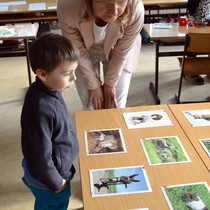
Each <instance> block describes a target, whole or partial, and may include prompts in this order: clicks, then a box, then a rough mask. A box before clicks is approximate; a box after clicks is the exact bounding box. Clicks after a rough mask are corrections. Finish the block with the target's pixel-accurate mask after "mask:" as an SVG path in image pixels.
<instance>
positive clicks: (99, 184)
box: [89, 166, 152, 197]
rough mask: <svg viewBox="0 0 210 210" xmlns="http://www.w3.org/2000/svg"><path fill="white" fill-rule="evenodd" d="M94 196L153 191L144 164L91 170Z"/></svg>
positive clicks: (92, 193)
mask: <svg viewBox="0 0 210 210" xmlns="http://www.w3.org/2000/svg"><path fill="white" fill-rule="evenodd" d="M89 174H90V186H91V189H90V190H91V195H92V197H97V196H113V195H121V194H132V193H146V192H152V189H151V186H150V183H149V179H148V177H147V174H146V170H145V168H144V166H129V167H118V168H104V169H94V170H90V171H89Z"/></svg>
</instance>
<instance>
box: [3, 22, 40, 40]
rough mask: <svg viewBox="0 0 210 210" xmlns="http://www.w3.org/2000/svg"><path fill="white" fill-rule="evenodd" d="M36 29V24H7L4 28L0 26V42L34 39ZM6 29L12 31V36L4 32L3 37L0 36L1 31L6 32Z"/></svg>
mask: <svg viewBox="0 0 210 210" xmlns="http://www.w3.org/2000/svg"><path fill="white" fill-rule="evenodd" d="M38 27H39V25H38V23H34V24H31V23H22V24H15V25H11V24H7V25H5V26H0V40H15V39H35V38H36V36H37V31H38ZM6 29H9V30H12V32H14V34H13V33H12V34H10V33H6V32H5V35H3V34H1V31H6Z"/></svg>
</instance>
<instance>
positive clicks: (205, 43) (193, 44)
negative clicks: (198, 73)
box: [185, 33, 210, 54]
mask: <svg viewBox="0 0 210 210" xmlns="http://www.w3.org/2000/svg"><path fill="white" fill-rule="evenodd" d="M185 50H186V52H194V53H197V54H199V53H206V54H210V33H189V34H187V35H186V49H185Z"/></svg>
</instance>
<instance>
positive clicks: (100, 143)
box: [85, 128, 127, 155]
mask: <svg viewBox="0 0 210 210" xmlns="http://www.w3.org/2000/svg"><path fill="white" fill-rule="evenodd" d="M85 145H86V154H87V155H102V154H113V153H116V154H117V153H123V152H127V151H126V148H125V143H124V139H123V135H122V131H121V129H119V128H115V129H108V130H88V131H85Z"/></svg>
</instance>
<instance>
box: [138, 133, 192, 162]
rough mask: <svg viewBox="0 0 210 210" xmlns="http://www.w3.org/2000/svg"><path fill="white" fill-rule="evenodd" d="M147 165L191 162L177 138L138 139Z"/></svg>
mask: <svg viewBox="0 0 210 210" xmlns="http://www.w3.org/2000/svg"><path fill="white" fill-rule="evenodd" d="M140 142H141V144H142V147H143V150H144V153H145V155H146V158H147V161H148V163H149V165H163V164H177V163H186V162H191V160H190V158H189V156H188V154H187V152H186V151H185V149H184V147H183V145H182V143H181V141H180V140H179V138H178V136H163V137H155V138H144V139H140Z"/></svg>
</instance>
